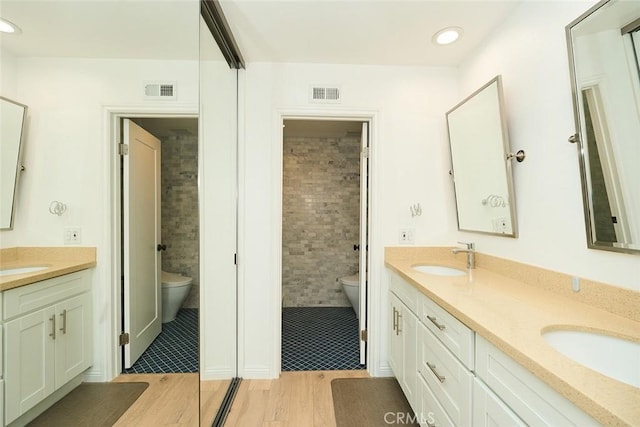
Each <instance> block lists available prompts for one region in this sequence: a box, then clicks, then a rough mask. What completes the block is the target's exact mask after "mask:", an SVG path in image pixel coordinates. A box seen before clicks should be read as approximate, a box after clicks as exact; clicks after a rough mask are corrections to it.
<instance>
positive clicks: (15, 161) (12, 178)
mask: <svg viewBox="0 0 640 427" xmlns="http://www.w3.org/2000/svg"><path fill="white" fill-rule="evenodd" d="M26 116H27V106H26V105H22V104H20V103H18V102H15V101H11V100H10V99H7V98H4V97H1V96H0V230H11V229H13V218H14V213H15V201H16V193H17V188H18V179H19V177H20V172H21V171H22V169H23V166H22V163H21V159H22V156H21V154H22V139H23V136H24V123H25V119H26Z"/></svg>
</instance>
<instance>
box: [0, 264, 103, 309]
mask: <svg viewBox="0 0 640 427" xmlns="http://www.w3.org/2000/svg"><path fill="white" fill-rule="evenodd" d="M89 290H91V280H90V272H89V270H83V271H78V272H75V273H71V274H65V275H64V276H60V277H54V278H53V279H48V280H43V281H42V282H38V283H34V284H32V285H25V286H21V287H19V288H15V289H10V290H8V291H5V292H4V300H3V301H2V303H3V306H4V313H3V319H4V320H7V319H11V318H12V317H15V316H18V315H20V314H24V313H28V312H30V311H33V310H37V309H39V308H42V307H46V306H48V305H51V304H54V303H56V302H58V301H61V300H63V299H66V298H69V297H72V296H74V295H78V294H81V293H83V292H88V291H89Z"/></svg>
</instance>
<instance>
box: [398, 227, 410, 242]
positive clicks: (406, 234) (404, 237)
mask: <svg viewBox="0 0 640 427" xmlns="http://www.w3.org/2000/svg"><path fill="white" fill-rule="evenodd" d="M413 235H414V230H413V228H401V229H400V235H399V240H400V244H401V245H412V244H413V242H414V240H413Z"/></svg>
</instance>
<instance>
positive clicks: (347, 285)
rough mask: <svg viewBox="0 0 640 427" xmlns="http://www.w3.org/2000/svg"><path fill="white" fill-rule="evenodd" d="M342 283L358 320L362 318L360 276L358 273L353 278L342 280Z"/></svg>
mask: <svg viewBox="0 0 640 427" xmlns="http://www.w3.org/2000/svg"><path fill="white" fill-rule="evenodd" d="M340 283H342V289H344V293H345V294H347V298H348V299H349V302H350V303H351V306H352V307H353V311H355V312H356V318H357V319H359V318H360V292H359V291H360V274H359V273H356V274H354V275H351V276H345V277H341V278H340Z"/></svg>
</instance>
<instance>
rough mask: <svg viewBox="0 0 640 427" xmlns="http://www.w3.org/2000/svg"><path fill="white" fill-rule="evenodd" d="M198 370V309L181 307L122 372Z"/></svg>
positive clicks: (147, 372) (159, 372) (184, 371)
mask: <svg viewBox="0 0 640 427" xmlns="http://www.w3.org/2000/svg"><path fill="white" fill-rule="evenodd" d="M188 372H198V309H197V308H181V309H180V311H178V315H177V316H176V318H175V320H173V321H171V322H169V323H163V324H162V332H161V333H160V335H158V337H157V338H156V339H155V340H154V341H153V342H152V343H151V345H150V346H149V348H148V349H147V350H146V351H145V352H144V353H143V354H142V356H140V358H139V359H138V360H137V361H136V363H134V364H133V366H132V367H131V368H129V369H125V371H124V373H125V374H167V373H188Z"/></svg>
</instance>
